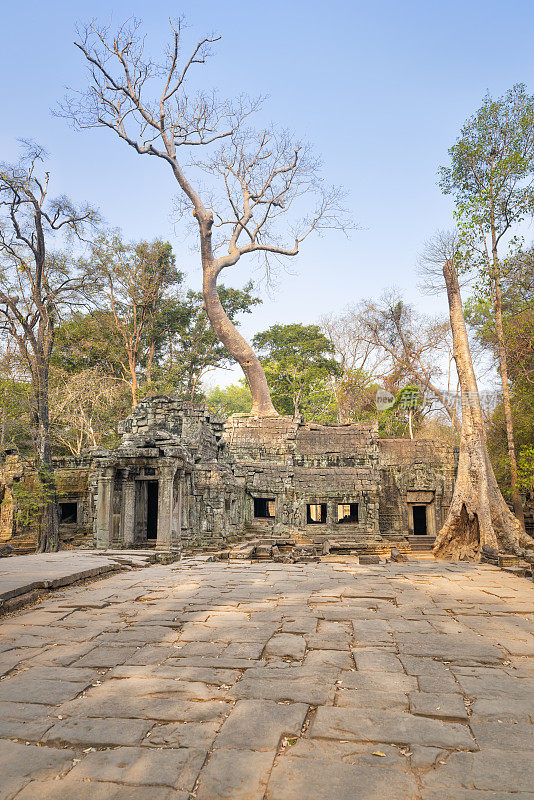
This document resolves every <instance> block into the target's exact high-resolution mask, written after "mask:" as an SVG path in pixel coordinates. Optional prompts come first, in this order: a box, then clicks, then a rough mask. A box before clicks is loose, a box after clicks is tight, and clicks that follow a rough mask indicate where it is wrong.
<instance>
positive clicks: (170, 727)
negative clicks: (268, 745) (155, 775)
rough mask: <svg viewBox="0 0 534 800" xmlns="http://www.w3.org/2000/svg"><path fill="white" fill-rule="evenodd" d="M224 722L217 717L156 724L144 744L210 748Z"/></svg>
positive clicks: (146, 745)
mask: <svg viewBox="0 0 534 800" xmlns="http://www.w3.org/2000/svg"><path fill="white" fill-rule="evenodd" d="M228 711H230V707H229V708H228ZM222 722H223V717H217V718H215V719H210V720H207V721H205V722H178V723H176V722H173V723H169V724H166V725H162V724H156V725H154V727H151V729H150V732H149V733H147V736H146V737H145V739H144V740H143V742H142V744H143V745H144V746H145V747H193V748H196V749H200V750H209V749H210V748H211V746H212V744H213V742H214V740H215V737H216V735H217V732H218V731H219V729H220V727H221V725H222Z"/></svg>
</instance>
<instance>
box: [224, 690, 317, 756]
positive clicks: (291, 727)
mask: <svg viewBox="0 0 534 800" xmlns="http://www.w3.org/2000/svg"><path fill="white" fill-rule="evenodd" d="M307 712H308V706H307V705H305V704H303V703H290V704H285V703H284V704H280V703H275V702H273V701H271V700H239V701H238V702H237V703H236V705H235V707H234V709H233V710H232V711H231V712H230V715H229V717H228V718H227V720H226V722H225V723H224V725H223V726H222V728H221V730H220V732H219V735H218V736H217V740H216V742H215V747H216V748H219V747H223V748H229V749H233V750H276V748H277V747H278V744H279V742H280V740H281V739H282V737H283V736H299V735H300V730H301V728H302V725H303V723H304V720H305V718H306V714H307Z"/></svg>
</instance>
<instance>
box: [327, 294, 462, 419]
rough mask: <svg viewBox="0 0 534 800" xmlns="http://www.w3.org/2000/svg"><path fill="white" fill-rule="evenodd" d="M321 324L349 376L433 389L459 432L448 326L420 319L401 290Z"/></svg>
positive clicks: (420, 316) (431, 319) (433, 392)
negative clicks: (452, 387)
mask: <svg viewBox="0 0 534 800" xmlns="http://www.w3.org/2000/svg"><path fill="white" fill-rule="evenodd" d="M322 325H323V328H324V330H325V332H326V333H327V335H328V336H329V338H330V339H331V341H332V342H333V344H334V347H335V350H336V355H337V356H338V358H339V359H340V362H341V365H342V367H343V370H344V371H345V372H354V373H359V372H362V371H365V372H366V373H368V374H369V375H372V376H373V377H374V378H375V379H376V380H379V381H382V382H383V383H385V384H388V385H390V386H392V387H394V386H399V385H404V384H405V383H406V381H408V382H414V383H415V384H417V385H418V386H420V387H421V389H422V390H423V392H428V391H429V390H430V392H431V393H432V395H433V397H434V398H435V399H436V400H437V401H438V403H439V404H440V408H441V409H443V411H444V412H445V414H446V415H447V417H448V419H449V421H450V423H451V425H452V426H453V428H459V423H458V419H457V414H456V404H455V402H454V400H451V394H452V395H453V396H454V394H453V393H451V382H452V381H453V380H454V376H453V374H452V371H451V363H452V343H451V337H450V326H449V323H448V321H444V320H441V319H438V318H435V317H429V316H426V315H424V314H419V313H418V312H417V311H416V310H415V309H414V308H413V306H410V305H409V304H407V303H405V302H404V301H403V299H402V297H401V295H400V294H399V292H398V291H397V290H396V289H388V290H386V291H385V292H384V293H383V294H382V296H381V297H380V298H379V299H378V300H372V299H369V300H362V301H361V302H360V303H358V304H357V305H355V306H352V307H350V308H348V309H347V310H346V311H345V312H344V313H343V314H342V315H341V316H339V317H337V318H336V317H334V318H332V317H330V318H325V319H324V320H322ZM445 364H447V369H446V375H445V374H444V366H445ZM444 381H445V383H446V384H447V388H446V390H444V389H443V382H444ZM439 384H441V386H440V385H439Z"/></svg>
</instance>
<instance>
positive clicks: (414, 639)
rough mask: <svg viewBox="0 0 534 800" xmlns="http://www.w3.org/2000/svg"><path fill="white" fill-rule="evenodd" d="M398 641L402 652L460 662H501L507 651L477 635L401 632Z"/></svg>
mask: <svg viewBox="0 0 534 800" xmlns="http://www.w3.org/2000/svg"><path fill="white" fill-rule="evenodd" d="M397 642H398V644H399V647H400V652H401V654H403V653H406V654H407V655H414V656H420V655H425V656H429V657H432V658H439V659H441V660H442V661H454V662H456V663H458V664H473V663H474V664H499V663H500V662H502V661H503V659H504V658H505V653H504V652H503V650H502V649H501V648H499V647H496V646H495V645H493V644H491V643H489V642H488V641H487V640H484V638H483V637H481V636H477V635H472V634H471V635H470V636H458V635H455V636H447V635H445V634H424V635H423V636H421V635H419V634H410V633H400V634H399V635H398V636H397Z"/></svg>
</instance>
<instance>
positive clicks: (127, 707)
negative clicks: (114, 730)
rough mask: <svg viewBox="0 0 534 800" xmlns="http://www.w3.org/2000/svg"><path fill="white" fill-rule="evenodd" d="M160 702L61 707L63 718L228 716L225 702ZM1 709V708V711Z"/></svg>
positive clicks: (105, 700)
mask: <svg viewBox="0 0 534 800" xmlns="http://www.w3.org/2000/svg"><path fill="white" fill-rule="evenodd" d="M174 697H175V698H176V699H158V698H154V697H120V695H119V694H114V695H113V696H111V697H109V696H108V697H106V696H103V697H85V698H83V699H80V700H73V701H72V702H70V703H65V704H64V705H62V706H59V708H58V709H57V712H58V713H59V714H61V715H62V716H75V717H77V716H82V717H99V718H102V719H104V718H106V717H107V716H109V717H114V718H123V719H153V720H161V721H164V722H200V721H202V720H206V719H213V718H214V717H218V716H221V714H227V713H228V711H229V703H228V702H226V701H222V700H221V701H217V700H212V701H198V700H189V699H183V698H180V696H179V695H175V696H174ZM0 710H1V708H0Z"/></svg>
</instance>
